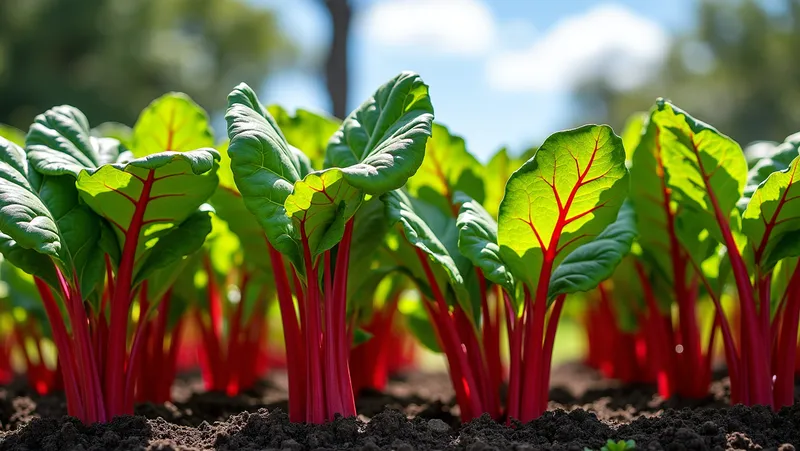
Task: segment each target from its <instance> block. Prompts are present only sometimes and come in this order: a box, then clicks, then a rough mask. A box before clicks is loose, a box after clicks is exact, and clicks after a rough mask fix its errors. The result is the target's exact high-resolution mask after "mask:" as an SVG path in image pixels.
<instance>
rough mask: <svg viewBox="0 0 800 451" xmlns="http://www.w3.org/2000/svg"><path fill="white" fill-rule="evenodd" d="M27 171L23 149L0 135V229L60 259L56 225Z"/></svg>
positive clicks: (58, 234) (30, 246)
mask: <svg viewBox="0 0 800 451" xmlns="http://www.w3.org/2000/svg"><path fill="white" fill-rule="evenodd" d="M30 171H32V169H31V168H30V167H28V161H27V158H26V156H25V151H24V150H23V149H22V148H21V147H19V146H17V145H16V144H14V143H12V142H10V141H8V140H6V139H4V138H1V137H0V231H2V232H3V233H5V234H7V235H9V236H10V237H11V238H12V239H14V240H15V241H16V242H17V245H19V246H22V247H23V248H25V249H33V250H35V251H37V252H40V253H42V254H45V255H49V256H52V257H56V258H59V259H63V257H64V255H63V253H62V244H61V237H60V233H59V230H58V226H57V225H56V221H55V219H54V218H53V215H52V214H51V213H50V211H49V209H48V208H47V206H46V205H45V204H44V202H43V201H42V200H41V199H40V198H39V195H38V192H37V188H38V187H34V186H32V185H31V183H30V182H29V180H28V177H29V173H30ZM64 260H66V259H64Z"/></svg>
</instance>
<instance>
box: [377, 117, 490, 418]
mask: <svg viewBox="0 0 800 451" xmlns="http://www.w3.org/2000/svg"><path fill="white" fill-rule="evenodd" d="M482 169H483V168H482V167H481V165H480V163H479V162H478V161H477V160H476V159H475V157H473V156H472V155H471V154H469V153H468V152H467V150H466V146H465V143H464V140H463V139H461V138H460V137H457V136H455V135H452V134H451V133H450V132H449V131H448V130H447V128H445V127H444V126H441V125H438V124H434V128H433V136H432V137H431V139H430V140H429V141H428V145H427V149H426V154H425V162H424V163H423V165H422V167H421V168H420V170H419V171H418V172H417V174H416V175H415V176H414V177H412V178H411V179H410V180H409V182H408V185H407V188H406V190H397V191H395V192H392V193H389V194H387V195H385V196H384V197H383V200H384V202H385V203H386V211H387V215H388V217H389V218H390V220H391V221H392V223H395V224H399V228H400V230H401V231H402V233H403V235H404V236H405V241H406V242H407V243H408V245H410V246H408V245H407V246H406V247H410V249H408V250H406V251H405V252H404V255H403V256H402V260H403V265H404V266H405V268H406V270H407V271H408V272H409V273H410V274H412V275H413V278H414V280H416V281H417V283H418V285H419V287H420V291H421V294H422V306H423V308H424V311H425V312H426V314H427V317H428V321H429V322H430V324H431V325H432V329H433V332H434V334H435V340H436V343H437V345H438V349H439V350H441V351H442V352H443V353H444V354H445V357H446V358H447V361H448V365H449V369H450V377H451V380H452V384H453V388H454V391H455V393H456V398H457V400H458V403H459V406H461V419H462V420H464V421H467V420H469V419H472V418H477V417H479V416H480V415H482V414H483V413H489V414H490V415H491V416H492V417H494V418H500V416H501V415H502V409H501V402H500V389H501V386H502V384H503V381H504V379H505V378H504V374H503V365H502V362H501V355H500V350H501V340H500V339H501V332H500V331H501V329H500V322H501V321H502V319H501V318H502V313H501V312H502V302H501V301H500V300H498V299H497V298H493V299H492V301H494V302H492V303H491V305H490V296H489V294H490V293H489V287H488V284H487V281H486V277H485V276H484V274H483V273H482V272H481V270H480V269H479V268H478V267H476V266H475V265H473V264H472V262H471V261H470V260H469V259H468V258H466V257H465V256H464V255H462V253H461V251H460V250H459V233H458V228H459V224H458V219H459V210H460V208H461V205H462V204H463V203H464V202H475V201H473V198H476V199H479V200H482V199H483V197H484V195H485V193H484V183H483V180H482V177H481V173H482ZM417 331H418V332H419V331H420V330H419V329H417ZM423 333H427V331H426V330H424V329H423Z"/></svg>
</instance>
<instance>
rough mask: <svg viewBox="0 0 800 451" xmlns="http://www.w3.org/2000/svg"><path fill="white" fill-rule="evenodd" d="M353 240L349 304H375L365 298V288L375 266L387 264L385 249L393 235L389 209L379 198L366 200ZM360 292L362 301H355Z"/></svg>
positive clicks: (356, 216) (356, 224)
mask: <svg viewBox="0 0 800 451" xmlns="http://www.w3.org/2000/svg"><path fill="white" fill-rule="evenodd" d="M353 221H354V222H353V240H352V243H351V245H350V267H349V269H348V273H347V291H348V303H349V302H350V301H351V300H353V301H356V302H357V303H362V304H363V303H372V301H373V299H372V298H371V297H370V299H367V298H366V297H364V296H363V292H364V290H363V289H362V288H361V287H362V286H364V285H365V284H368V280H370V279H371V278H372V273H373V272H374V271H373V264H378V265H380V264H381V263H383V262H382V261H380V258H381V257H382V256H384V255H383V254H384V253H385V252H388V250H386V249H385V248H384V247H383V243H384V239H385V238H386V235H387V233H388V232H389V219H388V218H387V217H386V208H385V207H384V205H383V201H381V199H380V198H379V197H373V198H372V199H370V200H368V201H365V202H364V203H363V204H362V205H361V208H359V209H358V212H357V213H356V215H355V218H354V219H353ZM357 290H358V292H359V294H358V295H361V298H358V299H354V298H353V296H355V295H356V291H357Z"/></svg>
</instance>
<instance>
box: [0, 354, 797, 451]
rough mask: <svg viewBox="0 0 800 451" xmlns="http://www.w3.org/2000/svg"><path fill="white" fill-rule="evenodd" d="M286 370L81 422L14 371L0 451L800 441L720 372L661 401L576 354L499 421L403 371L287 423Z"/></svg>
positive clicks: (184, 385)
mask: <svg viewBox="0 0 800 451" xmlns="http://www.w3.org/2000/svg"><path fill="white" fill-rule="evenodd" d="M285 379H286V378H285V375H283V374H280V373H276V374H274V375H272V376H271V377H270V378H269V379H268V381H266V382H263V383H261V384H259V385H258V386H257V387H254V388H253V389H251V390H249V391H247V392H245V393H242V394H240V395H237V396H234V397H228V396H225V395H224V394H221V393H210V392H203V390H202V383H201V382H200V380H199V378H198V377H197V376H192V375H188V376H185V377H182V378H181V379H180V380H179V381H177V383H176V384H175V387H173V398H174V399H175V401H174V402H171V403H166V404H159V405H155V404H149V403H144V404H140V405H138V406H137V408H136V415H135V416H127V417H118V418H116V419H114V421H112V422H111V423H109V424H103V425H93V426H84V425H82V424H81V423H80V422H79V421H77V420H75V419H74V418H70V417H67V416H66V405H65V403H64V398H63V396H60V395H58V394H56V395H47V396H38V395H34V394H31V391H30V390H29V389H28V388H27V387H26V386H25V385H24V384H23V383H20V382H15V383H12V384H10V385H8V386H4V387H0V429H1V430H2V431H0V450H129V449H130V450H139V449H148V450H149V449H152V450H212V449H218V450H264V449H286V450H305V449H361V450H379V449H380V450H384V449H385V450H389V449H391V450H414V449H417V450H428V449H431V450H433V449H441V450H446V449H463V450H475V451H478V450H495V449H498V450H502V449H516V450H534V449H562V450H581V451H582V450H584V448H589V449H593V450H599V449H600V448H601V447H602V446H603V445H604V444H605V442H606V441H607V440H608V439H613V440H634V441H635V442H636V449H641V450H661V449H664V450H706V449H708V450H724V449H747V450H756V449H773V450H781V451H789V450H794V449H795V447H798V448H800V403H797V402H796V403H795V405H794V406H792V407H789V408H784V409H782V410H781V411H779V412H777V413H776V412H772V411H770V410H769V409H767V408H762V407H755V408H746V407H742V406H735V407H728V406H727V396H728V390H727V380H726V379H724V378H719V380H717V381H715V382H714V384H713V385H712V387H711V390H710V394H709V396H708V397H707V398H705V399H702V400H682V399H671V400H669V401H665V400H663V399H661V398H659V396H658V395H657V394H656V392H655V390H654V388H653V387H651V386H648V385H637V386H621V385H619V384H617V383H614V382H613V381H606V380H603V379H602V378H601V377H600V376H599V375H598V374H597V373H596V372H595V371H593V370H591V369H588V368H586V367H584V366H582V365H579V364H568V365H563V366H561V367H558V368H556V370H555V371H554V373H553V389H552V390H551V393H550V395H551V402H550V409H549V411H548V412H546V413H545V415H543V416H542V417H541V418H539V419H538V420H535V421H533V422H530V423H528V424H519V423H517V424H514V425H513V427H506V426H504V425H502V424H499V423H497V422H495V421H492V420H491V419H490V418H488V417H482V418H479V419H476V420H473V421H471V422H469V423H466V424H460V422H459V421H458V416H457V415H458V407H457V406H455V405H454V404H453V401H452V398H453V393H452V389H451V388H450V383H449V379H448V378H447V376H446V375H445V374H427V373H412V374H408V375H406V376H404V377H400V378H396V379H394V380H392V381H391V382H390V383H389V386H388V387H387V388H386V390H384V391H383V392H377V391H367V392H363V393H361V394H360V396H359V398H358V402H357V404H358V406H357V407H358V411H359V413H360V415H359V417H358V418H338V419H336V420H335V421H333V422H331V423H328V424H325V425H319V426H315V425H305V424H295V423H290V422H289V419H288V416H287V415H286V413H285V412H286V380H285Z"/></svg>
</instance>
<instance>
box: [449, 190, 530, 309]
mask: <svg viewBox="0 0 800 451" xmlns="http://www.w3.org/2000/svg"><path fill="white" fill-rule="evenodd" d="M455 200H456V202H457V203H460V204H461V210H460V211H459V213H458V220H457V226H458V229H459V237H458V249H459V250H460V251H461V253H462V254H464V255H465V256H466V257H467V258H469V259H470V261H471V262H472V263H473V264H474V265H475V266H476V267H478V268H480V269H481V271H482V272H483V275H484V277H486V279H488V280H490V281H491V282H492V283H496V284H498V285H500V286H502V287H503V288H505V290H506V291H507V292H509V293H514V291H515V288H514V287H515V282H514V276H512V275H511V272H509V270H508V268H506V265H505V263H504V262H503V259H502V258H501V257H500V246H498V244H497V222H495V220H494V219H493V218H492V217H491V216H490V215H489V213H487V212H486V210H485V209H484V208H483V207H482V206H481V204H479V203H478V202H476V201H475V200H473V199H471V198H470V197H469V196H467V195H466V194H464V193H460V192H459V193H457V194H456V198H455Z"/></svg>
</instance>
